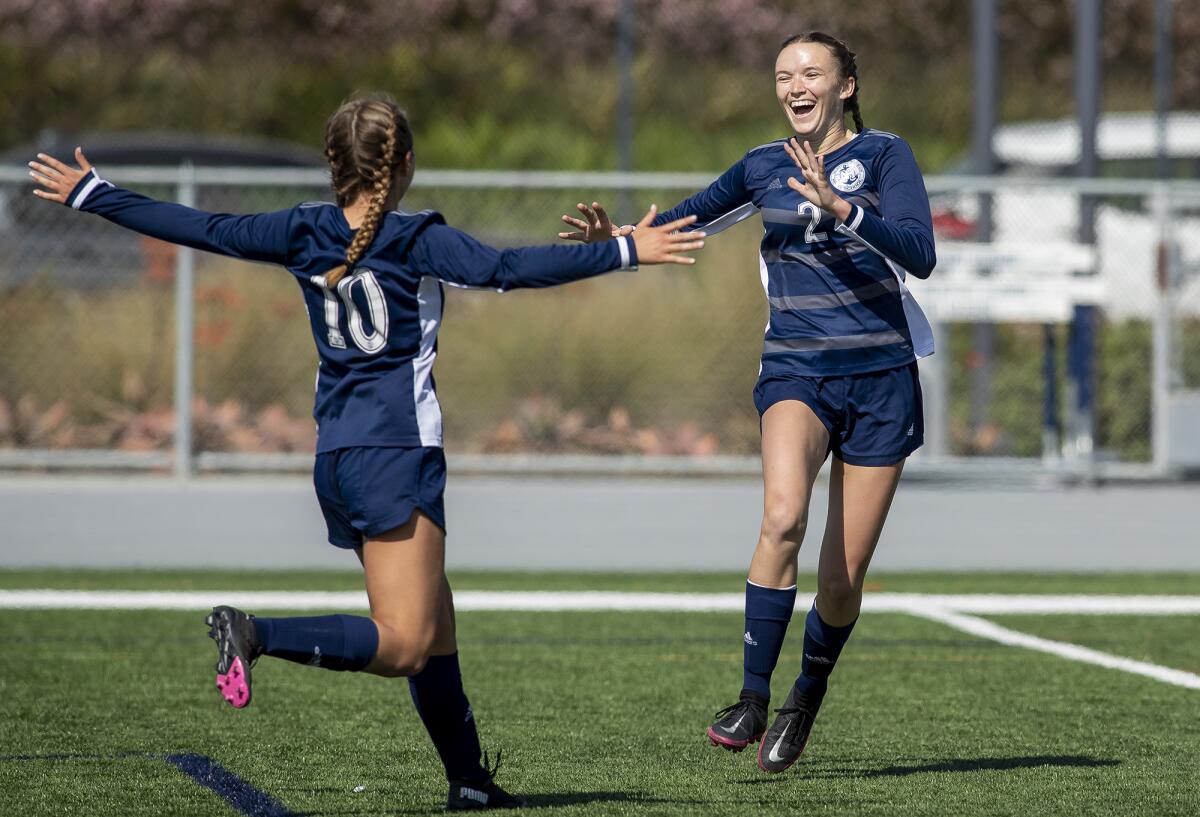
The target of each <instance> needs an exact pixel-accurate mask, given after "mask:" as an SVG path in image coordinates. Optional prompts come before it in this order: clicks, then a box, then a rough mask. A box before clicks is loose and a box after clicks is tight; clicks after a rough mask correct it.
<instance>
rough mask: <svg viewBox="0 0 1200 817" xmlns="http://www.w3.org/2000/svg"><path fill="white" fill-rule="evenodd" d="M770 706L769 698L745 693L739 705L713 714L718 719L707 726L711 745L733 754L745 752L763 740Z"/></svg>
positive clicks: (739, 700)
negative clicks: (751, 745)
mask: <svg viewBox="0 0 1200 817" xmlns="http://www.w3.org/2000/svg"><path fill="white" fill-rule="evenodd" d="M769 703H770V699H769V698H764V697H763V696H762V695H759V694H757V693H754V692H750V691H749V690H742V694H741V696H740V697H739V698H738V702H737V703H735V704H734V705H733V706H727V707H725V708H724V709H722V710H721V711H720V712H718V713H716V714H715V715H713V717H714V718H716V719H717V720H716V723H714V724H713V725H712V726H710V727H708V733H707V734H708V740H709V742H710V743H711V744H712V745H713V746H720V747H721V748H722V749H728V750H729V751H731V752H740V751H742V750H743V749H745V748H746V747H747V746H749V745H750V744H751V743H754V742H755V741H756V740H758V739H759V738H761V737H762V735H763V730H764V729H766V728H767V704H769Z"/></svg>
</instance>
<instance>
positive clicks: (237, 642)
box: [204, 606, 262, 709]
mask: <svg viewBox="0 0 1200 817" xmlns="http://www.w3.org/2000/svg"><path fill="white" fill-rule="evenodd" d="M253 619H254V616H250V615H247V614H245V613H243V612H242V611H241V610H238V609H237V608H234V607H225V606H221V607H214V608H213V611H212V612H211V613H209V614H208V615H207V616H205V618H204V623H205V624H207V625H208V637H209V638H211V639H212V640H213V641H216V642H217V689H218V690H219V691H220V693H221V697H222V698H224V699H225V700H226V701H228V702H229V705H230V706H232V707H233V708H234V709H244V708H245V707H247V706H249V705H250V668H251V667H253V666H254V662H255V660H256V659H257V658H258V656H260V655H262V646H261V645H260V644H259V643H258V632H257V631H256V630H255V629H254V621H253Z"/></svg>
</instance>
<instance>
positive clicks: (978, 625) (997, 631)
mask: <svg viewBox="0 0 1200 817" xmlns="http://www.w3.org/2000/svg"><path fill="white" fill-rule="evenodd" d="M911 612H912V614H913V615H917V616H921V617H923V618H927V619H930V620H932V621H937V622H941V623H942V624H945V625H947V626H949V627H953V628H954V629H956V630H961V631H963V632H964V633H970V634H971V635H974V636H978V637H980V638H986V639H989V640H991V641H998V642H1000V643H1001V644H1006V645H1008V646H1010V647H1024V648H1025V649H1029V650H1037V651H1038V652H1045V653H1050V654H1051V655H1057V656H1058V657H1060V658H1066V659H1068V660H1070V661H1081V662H1083V663H1085V664H1095V665H1097V666H1101V667H1108V668H1109V669H1115V670H1121V671H1122V672H1132V673H1133V674H1135V675H1144V676H1146V677H1147V678H1153V679H1155V680H1156V681H1162V682H1163V683H1167V684H1174V685H1176V686H1181V687H1187V688H1188V689H1200V675H1195V674H1194V673H1191V672H1184V671H1183V670H1177V669H1171V668H1169V667H1163V666H1159V665H1158V664H1149V663H1146V662H1145V661H1134V660H1133V659H1132V658H1121V657H1120V656H1116V655H1110V654H1108V653H1105V652H1099V651H1097V650H1090V649H1088V648H1087V647H1080V646H1079V645H1078V644H1070V643H1067V642H1063V641H1051V640H1050V639H1048V638H1039V637H1037V636H1035V635H1028V634H1027V633H1019V632H1017V631H1016V630H1010V629H1008V628H1007V627H1001V626H1000V625H998V624H994V623H992V622H990V621H985V620H983V619H981V618H976V617H974V616H967V615H963V614H962V613H957V612H954V611H953V610H947V609H937V608H935V607H927V608H925V609H923V610H913V611H911Z"/></svg>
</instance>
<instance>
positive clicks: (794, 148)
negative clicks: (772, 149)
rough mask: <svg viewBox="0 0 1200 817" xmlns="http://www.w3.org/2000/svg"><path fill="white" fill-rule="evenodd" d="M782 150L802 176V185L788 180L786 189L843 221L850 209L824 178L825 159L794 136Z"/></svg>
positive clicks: (810, 146)
mask: <svg viewBox="0 0 1200 817" xmlns="http://www.w3.org/2000/svg"><path fill="white" fill-rule="evenodd" d="M783 149H784V150H786V151H787V154H788V156H790V157H791V159H792V161H793V162H795V163H796V167H798V168H800V173H801V174H802V175H803V176H804V182H803V183H802V182H800V180H799V179H795V178H789V179H788V180H787V183H788V187H790V188H792V189H793V190H795V191H796V192H797V193H799V194H800V195H801V196H804V198H806V199H808V200H809V201H810V202H812V203H813V204H815V205H816V206H818V207H820V208H821V209H822V210H824V211H826V212H827V213H831V214H833V216H834V217H835V218H838V219H840V220H842V221H845V220H846V218H848V217H849V215H850V211H851V209H852V208H851V206H850V203H849V202H848V201H846V200H845V199H843V198H842V197H841V196H839V195H838V194H837V193H835V192H834V190H833V188H832V187H831V186H830V185H829V179H828V178H826V176H825V157H824V156H818V155H817V154H816V153H815V152H814V151H813V149H812V145H810V144H809V143H808V142H807V141H805V142H804V144H803V145H801V144H800V143H799V142H798V141H797V140H796V137H794V136H793V137H792V138H791V139H789V140H787V141H786V142H784V143H783Z"/></svg>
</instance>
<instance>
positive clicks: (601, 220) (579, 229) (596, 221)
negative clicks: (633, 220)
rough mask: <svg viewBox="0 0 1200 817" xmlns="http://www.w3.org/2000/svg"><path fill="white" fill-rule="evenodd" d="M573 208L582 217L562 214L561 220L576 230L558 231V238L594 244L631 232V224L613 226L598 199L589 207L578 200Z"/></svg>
mask: <svg viewBox="0 0 1200 817" xmlns="http://www.w3.org/2000/svg"><path fill="white" fill-rule="evenodd" d="M575 209H577V210H578V211H579V212H580V213H582V214H583V216H584V217H583V218H575V217H574V216H563V217H562V220H563V221H564V222H566V223H567V224H569V225H571V226H572V227H574V228H575V230H576V231H575V232H564V233H559V234H558V237H559V238H565V239H567V240H569V241H583V242H586V243H588V244H595V243H596V242H597V241H608V240H609V239H610V238H616V237H617V236H619V235H629V234H630V233H632V232H633V227H632V226H629V225H626V226H625V227H617V226H615V225H614V224H613V223H612V219H610V218H609V217H608V213H607V212H606V211H605V209H604V207H603V206H602V205H601V204H600V202H598V201H594V202H592V206H591V207H588V206H587V205H586V204H584V203H583V202H580V203H579V204H576V205H575Z"/></svg>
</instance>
